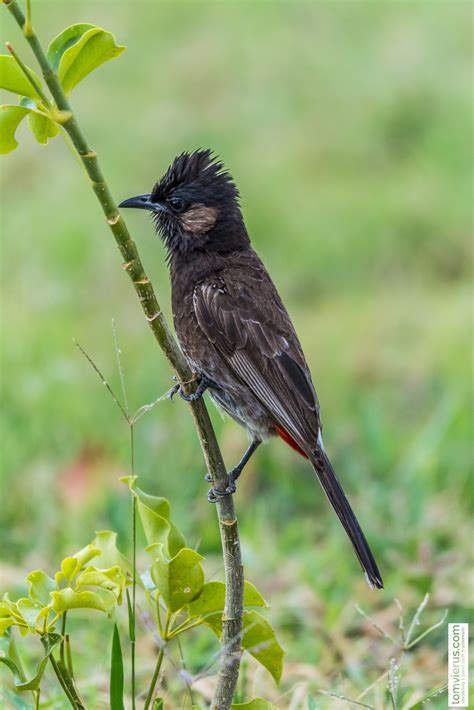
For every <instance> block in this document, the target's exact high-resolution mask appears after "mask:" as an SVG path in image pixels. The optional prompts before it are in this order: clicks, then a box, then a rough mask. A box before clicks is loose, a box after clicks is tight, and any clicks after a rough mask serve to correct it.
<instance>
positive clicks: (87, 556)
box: [55, 545, 101, 586]
mask: <svg viewBox="0 0 474 710" xmlns="http://www.w3.org/2000/svg"><path fill="white" fill-rule="evenodd" d="M100 554H101V550H100V549H99V548H98V547H96V546H95V545H86V546H85V547H83V548H82V550H79V552H76V554H75V555H73V556H72V557H66V558H65V559H64V560H63V561H62V562H61V571H60V572H56V574H55V579H56V584H57V585H58V586H59V584H60V582H62V581H64V580H65V581H66V582H67V583H68V584H71V581H72V580H73V579H74V577H75V576H76V575H77V574H78V573H79V572H80V571H81V570H82V569H84V567H85V566H86V565H87V563H88V562H90V561H91V560H92V559H93V558H94V557H97V556H98V555H100Z"/></svg>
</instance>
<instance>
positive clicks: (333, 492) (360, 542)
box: [310, 449, 383, 589]
mask: <svg viewBox="0 0 474 710" xmlns="http://www.w3.org/2000/svg"><path fill="white" fill-rule="evenodd" d="M310 460H311V463H312V465H313V468H314V470H315V472H316V474H317V476H318V478H319V482H320V483H321V485H322V487H323V489H324V492H325V493H326V495H327V497H328V498H329V501H330V503H331V505H332V507H333V508H334V510H335V511H336V514H337V517H338V518H339V520H340V521H341V523H342V525H343V527H344V530H345V531H346V533H347V535H348V536H349V539H350V541H351V542H352V545H353V547H354V550H355V553H356V555H357V557H358V559H359V562H360V564H361V566H362V569H363V570H364V572H365V576H366V579H367V582H368V583H369V586H370V587H376V588H377V589H383V581H382V577H381V575H380V572H379V569H378V567H377V563H376V562H375V560H374V557H373V555H372V552H371V550H370V547H369V544H368V542H367V540H366V539H365V536H364V533H363V532H362V530H361V527H360V525H359V523H358V521H357V518H356V516H355V514H354V511H353V510H352V508H351V506H350V503H349V501H348V500H347V498H346V495H345V493H344V491H343V490H342V486H341V484H340V483H339V481H338V479H337V476H336V474H335V472H334V469H333V467H332V465H331V462H330V461H329V459H328V457H327V455H326V453H325V451H324V450H323V449H317V450H316V451H315V452H313V453H312V455H311V457H310Z"/></svg>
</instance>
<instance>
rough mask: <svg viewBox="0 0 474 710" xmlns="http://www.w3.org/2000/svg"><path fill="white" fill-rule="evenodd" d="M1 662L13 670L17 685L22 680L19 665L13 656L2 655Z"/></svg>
mask: <svg viewBox="0 0 474 710" xmlns="http://www.w3.org/2000/svg"><path fill="white" fill-rule="evenodd" d="M0 663H4V664H5V665H6V666H7V668H9V669H10V670H11V672H12V673H13V677H14V678H15V685H16V684H17V683H21V682H22V680H21V675H20V671H19V669H18V666H17V665H16V663H14V662H13V661H12V660H11V658H5V656H0Z"/></svg>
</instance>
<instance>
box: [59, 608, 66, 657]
mask: <svg viewBox="0 0 474 710" xmlns="http://www.w3.org/2000/svg"><path fill="white" fill-rule="evenodd" d="M66 621H67V611H65V612H64V614H63V617H62V619H61V636H62V637H63V640H62V641H61V646H60V649H59V657H60V659H61V663H63V664H64V665H65V662H64V660H65V655H64V644H65V637H66Z"/></svg>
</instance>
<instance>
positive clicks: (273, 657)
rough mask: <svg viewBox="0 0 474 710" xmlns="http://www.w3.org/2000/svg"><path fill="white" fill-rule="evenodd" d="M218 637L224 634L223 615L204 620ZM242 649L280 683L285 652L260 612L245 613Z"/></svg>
mask: <svg viewBox="0 0 474 710" xmlns="http://www.w3.org/2000/svg"><path fill="white" fill-rule="evenodd" d="M204 623H205V624H206V625H207V626H209V627H210V628H211V629H212V630H213V631H214V633H215V634H217V636H219V638H220V636H221V634H222V615H221V614H211V615H210V616H206V617H205V618H204ZM242 647H243V648H245V650H246V651H248V652H249V653H250V655H251V656H253V657H254V658H255V659H256V660H257V661H258V662H259V663H261V664H262V666H264V667H265V668H266V669H267V670H268V671H269V672H270V673H271V674H272V676H273V678H274V679H275V681H276V682H277V683H279V682H280V678H281V673H282V670H283V655H284V651H283V649H282V647H281V646H280V644H279V643H278V641H277V639H276V636H275V632H274V630H273V628H272V625H271V624H270V622H269V621H267V620H266V619H265V618H264V617H263V616H262V615H261V614H259V613H258V611H244V624H243V636H242Z"/></svg>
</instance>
